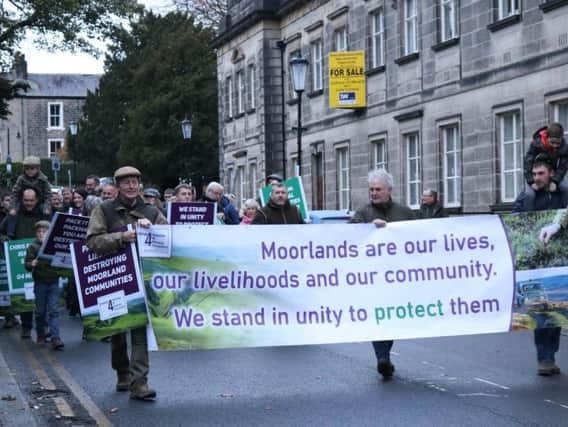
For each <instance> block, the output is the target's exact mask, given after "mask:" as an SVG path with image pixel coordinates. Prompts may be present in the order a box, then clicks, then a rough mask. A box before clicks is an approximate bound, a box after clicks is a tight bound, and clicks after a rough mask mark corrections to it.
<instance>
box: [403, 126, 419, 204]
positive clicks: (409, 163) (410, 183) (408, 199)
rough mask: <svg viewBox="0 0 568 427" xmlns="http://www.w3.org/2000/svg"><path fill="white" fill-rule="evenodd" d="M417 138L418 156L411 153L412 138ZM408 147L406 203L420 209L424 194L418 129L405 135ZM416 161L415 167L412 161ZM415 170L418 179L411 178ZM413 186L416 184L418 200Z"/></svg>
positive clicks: (406, 146)
mask: <svg viewBox="0 0 568 427" xmlns="http://www.w3.org/2000/svg"><path fill="white" fill-rule="evenodd" d="M414 137H415V138H416V140H415V143H416V156H414V157H411V155H410V152H411V150H410V143H411V138H414ZM403 138H404V145H405V148H406V172H407V173H406V203H407V205H408V206H409V207H410V208H411V209H418V208H419V207H420V203H421V196H422V149H421V148H422V147H421V146H420V133H419V132H418V131H414V132H408V133H405V134H404V135H403ZM413 161H414V162H415V164H414V167H413V164H412V162H413ZM412 170H413V171H414V173H415V175H416V179H415V180H412V179H411V175H412V174H411V171H412ZM412 186H416V200H412V199H411V197H412Z"/></svg>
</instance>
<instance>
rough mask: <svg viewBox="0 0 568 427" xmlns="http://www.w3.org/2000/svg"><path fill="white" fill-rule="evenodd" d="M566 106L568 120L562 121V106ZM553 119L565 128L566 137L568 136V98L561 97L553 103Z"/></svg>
mask: <svg viewBox="0 0 568 427" xmlns="http://www.w3.org/2000/svg"><path fill="white" fill-rule="evenodd" d="M561 106H562V107H564V108H566V122H565V123H564V122H562V121H561V117H560V107H561ZM552 117H553V121H555V122H559V123H560V124H561V125H562V127H563V128H564V138H568V99H561V100H558V101H555V102H553V103H552Z"/></svg>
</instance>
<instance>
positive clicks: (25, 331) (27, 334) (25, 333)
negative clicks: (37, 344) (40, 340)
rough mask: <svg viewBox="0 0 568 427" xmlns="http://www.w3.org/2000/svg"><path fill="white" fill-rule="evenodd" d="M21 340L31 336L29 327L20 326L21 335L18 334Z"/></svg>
mask: <svg viewBox="0 0 568 427" xmlns="http://www.w3.org/2000/svg"><path fill="white" fill-rule="evenodd" d="M20 336H21V337H22V339H23V340H27V339H29V338H31V337H32V330H31V329H29V328H22V335H20Z"/></svg>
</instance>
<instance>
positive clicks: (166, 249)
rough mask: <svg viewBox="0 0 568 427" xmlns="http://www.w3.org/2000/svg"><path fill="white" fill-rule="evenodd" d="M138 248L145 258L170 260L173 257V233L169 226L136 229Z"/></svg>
mask: <svg viewBox="0 0 568 427" xmlns="http://www.w3.org/2000/svg"><path fill="white" fill-rule="evenodd" d="M136 236H137V239H138V248H139V249H140V256H141V257H143V258H146V257H152V258H169V257H171V255H172V232H171V227H170V226H169V225H152V226H151V227H150V228H143V227H136Z"/></svg>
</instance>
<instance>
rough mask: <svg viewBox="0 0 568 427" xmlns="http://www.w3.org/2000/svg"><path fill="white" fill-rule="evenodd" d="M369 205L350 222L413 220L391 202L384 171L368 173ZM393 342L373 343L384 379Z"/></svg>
mask: <svg viewBox="0 0 568 427" xmlns="http://www.w3.org/2000/svg"><path fill="white" fill-rule="evenodd" d="M368 181H369V203H368V204H367V205H365V206H363V207H362V208H361V209H358V210H357V212H355V215H353V218H352V219H351V221H350V222H352V223H373V224H375V225H376V226H377V227H384V226H386V225H387V223H389V222H394V221H406V220H411V219H415V216H414V213H413V212H412V210H411V209H410V208H408V207H406V206H403V205H400V204H398V203H395V202H393V201H392V197H391V195H392V187H393V178H392V175H391V174H390V173H388V172H387V171H386V170H384V169H378V170H373V171H371V172H369V179H368ZM392 345H393V341H373V348H374V350H375V355H376V356H377V371H378V372H379V374H381V375H382V376H383V378H384V379H390V378H391V377H392V375H393V373H394V365H393V364H392V362H391V360H390V351H391V348H392Z"/></svg>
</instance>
